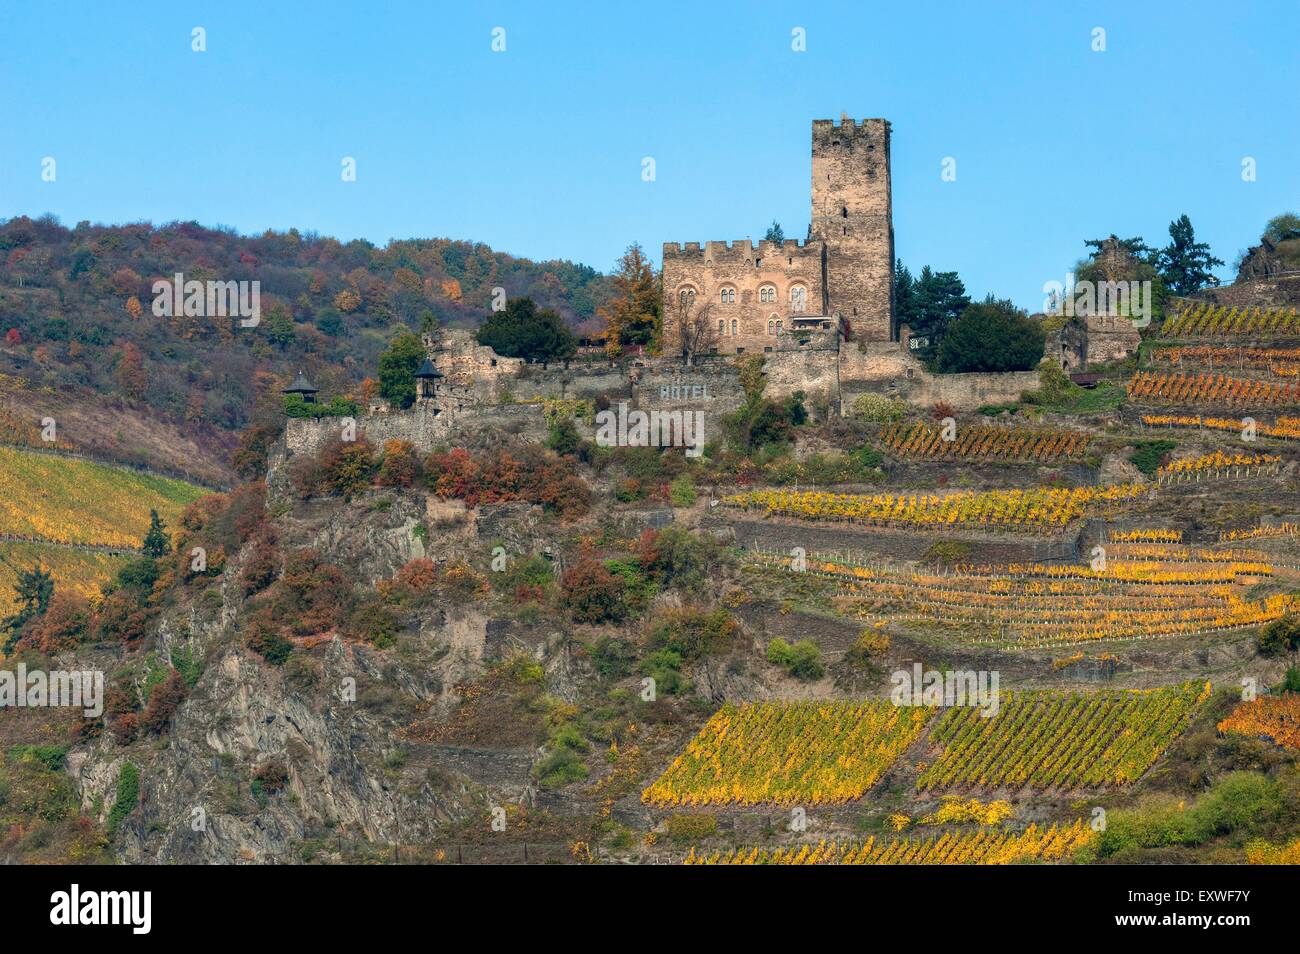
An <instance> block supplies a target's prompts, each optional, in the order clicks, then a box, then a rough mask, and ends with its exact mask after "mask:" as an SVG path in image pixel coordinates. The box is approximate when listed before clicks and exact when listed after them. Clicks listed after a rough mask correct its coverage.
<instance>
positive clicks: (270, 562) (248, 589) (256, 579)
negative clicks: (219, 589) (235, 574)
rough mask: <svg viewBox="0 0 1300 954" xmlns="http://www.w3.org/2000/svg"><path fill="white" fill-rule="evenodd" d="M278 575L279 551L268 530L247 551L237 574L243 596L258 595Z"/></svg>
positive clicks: (270, 531) (273, 535)
mask: <svg viewBox="0 0 1300 954" xmlns="http://www.w3.org/2000/svg"><path fill="white" fill-rule="evenodd" d="M279 573H280V551H279V550H278V549H277V548H276V545H275V533H274V531H273V530H270V529H269V528H268V529H267V530H266V531H265V532H263V533H262V534H260V535H259V536H258V538H257V542H256V543H254V544H253V546H252V548H251V549H250V550H249V553H248V557H247V559H245V561H244V566H243V569H241V570H240V573H239V582H240V585H241V586H242V587H243V590H244V595H245V596H250V595H252V594H253V593H259V592H261V591H262V590H264V589H266V588H267V587H268V586H270V585H271V584H272V583H274V582H275V578H276V577H277V576H278V575H279Z"/></svg>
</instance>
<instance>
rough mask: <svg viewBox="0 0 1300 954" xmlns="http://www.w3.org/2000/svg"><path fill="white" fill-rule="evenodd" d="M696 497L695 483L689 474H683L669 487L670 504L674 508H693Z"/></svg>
mask: <svg viewBox="0 0 1300 954" xmlns="http://www.w3.org/2000/svg"><path fill="white" fill-rule="evenodd" d="M695 497H696V491H695V481H693V480H692V479H691V477H690V475H689V474H682V475H681V476H680V477H678V478H677V479H676V480H674V481H673V482H672V483H671V484H669V485H668V502H669V503H671V504H672V505H673V506H674V507H693V506H695Z"/></svg>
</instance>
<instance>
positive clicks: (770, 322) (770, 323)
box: [767, 318, 776, 335]
mask: <svg viewBox="0 0 1300 954" xmlns="http://www.w3.org/2000/svg"><path fill="white" fill-rule="evenodd" d="M767 333H768V334H769V335H774V334H776V319H775V318H769V319H767Z"/></svg>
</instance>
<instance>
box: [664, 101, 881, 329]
mask: <svg viewBox="0 0 1300 954" xmlns="http://www.w3.org/2000/svg"><path fill="white" fill-rule="evenodd" d="M663 263H664V264H663V283H664V284H663V287H664V303H663V305H664V308H663V314H664V339H665V345H666V348H665V350H666V351H668V352H669V353H674V352H675V353H678V354H703V353H708V352H713V351H716V352H717V353H719V354H741V353H752V352H755V351H757V352H760V353H761V352H764V351H775V350H778V347H779V340H778V339H779V338H780V336H782V335H785V334H790V333H792V332H794V333H798V332H803V331H827V330H840V331H842V332H844V333H845V334H849V335H852V337H854V338H856V339H859V340H865V341H896V340H898V329H897V328H896V327H895V326H894V320H893V313H894V311H893V291H894V226H893V212H892V206H891V201H890V194H889V122H888V121H887V120H884V119H864V120H862V122H860V123H859V122H857V121H855V120H852V119H847V118H845V119H843V120H842V121H841V122H839V123H835V122H833V121H831V120H829V119H816V120H813V124H812V217H811V220H810V224H809V226H808V239H807V241H806V242H803V243H800V242H798V241H795V240H793V239H786V240H785V241H784V242H781V243H776V242H769V241H762V242H759V243H757V244H755V243H753V242H750V241H749V240H748V239H742V240H741V241H738V242H705V243H704V247H703V248H701V247H700V243H698V242H687V243H686V245H685V246H682V245H679V244H678V243H676V242H665V243H664V258H663Z"/></svg>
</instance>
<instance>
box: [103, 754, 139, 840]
mask: <svg viewBox="0 0 1300 954" xmlns="http://www.w3.org/2000/svg"><path fill="white" fill-rule="evenodd" d="M139 801H140V770H139V769H138V768H136V767H135V766H134V765H132V764H131V763H130V762H123V763H122V770H121V771H120V772H118V775H117V798H116V799H114V800H113V807H112V808H111V809H109V812H108V837H109V838H114V837H116V836H117V831H118V829H119V828H120V827H121V825H122V822H124V821H126V817H127V816H128V815H130V814H131V812H133V811H135V806H136V805H137V804H138V803H139Z"/></svg>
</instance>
